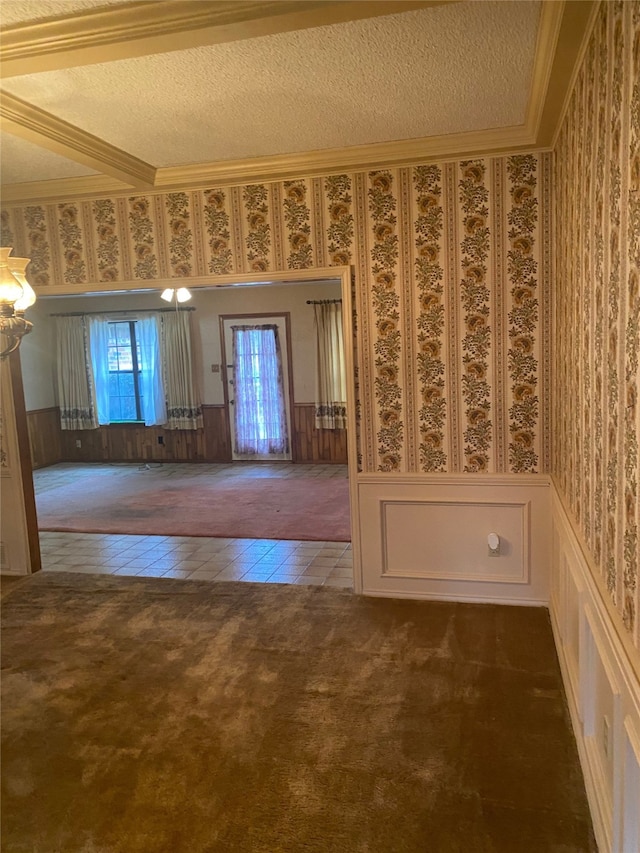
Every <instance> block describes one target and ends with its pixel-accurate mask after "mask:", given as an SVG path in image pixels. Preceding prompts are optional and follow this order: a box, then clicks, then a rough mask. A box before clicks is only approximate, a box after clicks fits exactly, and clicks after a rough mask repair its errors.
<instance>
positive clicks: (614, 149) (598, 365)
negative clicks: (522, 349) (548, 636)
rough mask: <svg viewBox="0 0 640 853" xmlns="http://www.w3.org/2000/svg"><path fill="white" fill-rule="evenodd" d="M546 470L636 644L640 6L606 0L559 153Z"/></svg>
mask: <svg viewBox="0 0 640 853" xmlns="http://www.w3.org/2000/svg"><path fill="white" fill-rule="evenodd" d="M555 176H556V178H555V193H554V196H555V198H554V202H555V212H556V216H555V222H556V230H555V241H554V251H555V256H556V278H555V310H556V323H555V334H554V339H553V354H554V358H553V365H552V370H553V382H554V393H555V400H556V405H555V406H554V410H553V411H554V418H553V448H554V451H553V472H554V474H555V476H556V479H557V482H558V484H559V486H560V488H561V490H562V492H563V493H564V495H565V497H566V500H567V503H568V506H569V508H570V510H571V512H572V514H573V516H574V519H575V521H576V522H577V524H578V526H579V528H580V530H581V532H582V535H583V537H584V540H585V543H586V545H587V547H588V549H589V551H590V553H591V556H592V558H593V561H594V563H595V565H596V567H597V569H598V571H599V572H600V574H601V576H602V579H603V582H604V584H605V585H606V588H607V590H608V592H609V595H610V596H611V599H612V601H613V602H614V604H615V605H616V607H617V608H618V611H619V612H620V614H621V616H622V620H623V622H624V625H625V626H626V628H627V630H628V631H629V632H631V634H632V636H633V637H634V640H635V642H636V645H640V627H639V622H640V619H639V614H638V607H639V604H640V602H639V598H638V564H639V555H638V526H639V523H640V501H639V499H638V472H639V469H640V457H639V451H638V436H639V434H640V405H639V403H638V390H639V384H640V375H639V371H638V356H639V351H640V346H639V344H640V270H639V265H640V2H638V0H633V2H622V0H614V2H610V3H603V4H602V5H601V7H600V9H599V12H598V17H597V19H596V21H595V25H594V29H593V33H592V35H591V38H590V41H589V44H588V47H587V51H586V54H585V57H584V60H583V62H582V66H581V68H580V70H579V74H578V77H577V80H576V84H575V88H574V91H573V93H572V98H571V101H570V104H569V108H568V112H567V115H566V117H565V120H564V123H563V126H562V128H561V132H560V135H559V138H558V143H557V146H556V150H555Z"/></svg>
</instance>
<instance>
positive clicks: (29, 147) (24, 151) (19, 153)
mask: <svg viewBox="0 0 640 853" xmlns="http://www.w3.org/2000/svg"><path fill="white" fill-rule="evenodd" d="M0 151H1V152H2V156H1V178H2V183H3V184H15V183H20V182H21V181H50V180H54V179H55V178H70V177H77V176H79V175H95V174H96V173H95V171H94V170H93V169H88V168H87V167H86V166H81V165H80V163H74V162H72V161H71V160H67V159H66V157H60V156H59V155H58V154H54V153H53V152H51V151H47V150H46V149H45V148H40V146H39V145H33V144H32V143H30V142H26V141H25V140H23V139H18V137H16V136H11V134H10V133H2V134H0Z"/></svg>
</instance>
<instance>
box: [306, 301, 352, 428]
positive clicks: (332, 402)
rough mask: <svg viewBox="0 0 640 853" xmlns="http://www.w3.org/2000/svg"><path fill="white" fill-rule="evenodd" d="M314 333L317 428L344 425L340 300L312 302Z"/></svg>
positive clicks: (345, 421)
mask: <svg viewBox="0 0 640 853" xmlns="http://www.w3.org/2000/svg"><path fill="white" fill-rule="evenodd" d="M313 313H314V329H315V334H316V429H346V427H347V382H346V371H345V364H344V342H343V337H342V303H341V302H321V303H315V304H314V306H313Z"/></svg>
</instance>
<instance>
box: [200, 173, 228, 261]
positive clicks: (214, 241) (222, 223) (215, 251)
mask: <svg viewBox="0 0 640 853" xmlns="http://www.w3.org/2000/svg"><path fill="white" fill-rule="evenodd" d="M226 200H227V195H226V193H225V192H224V190H215V189H212V190H205V192H204V221H205V227H206V230H207V234H208V236H209V247H210V249H211V260H210V261H209V272H213V273H217V274H218V275H228V274H229V273H230V272H231V271H232V262H233V254H232V251H231V232H230V231H229V223H230V217H229V212H228V211H227V209H226V206H225V205H226Z"/></svg>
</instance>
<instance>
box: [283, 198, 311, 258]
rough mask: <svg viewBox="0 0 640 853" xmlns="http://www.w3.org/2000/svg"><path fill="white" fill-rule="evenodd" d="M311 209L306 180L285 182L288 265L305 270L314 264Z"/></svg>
mask: <svg viewBox="0 0 640 853" xmlns="http://www.w3.org/2000/svg"><path fill="white" fill-rule="evenodd" d="M310 217H311V211H310V210H309V207H308V206H307V187H306V184H305V182H304V181H285V182H284V219H285V223H286V226H287V234H288V241H289V248H290V252H289V257H288V258H287V267H288V268H289V269H293V270H304V269H308V268H309V267H310V266H313V256H312V253H311V243H310V235H311V226H310V225H309V219H310Z"/></svg>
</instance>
